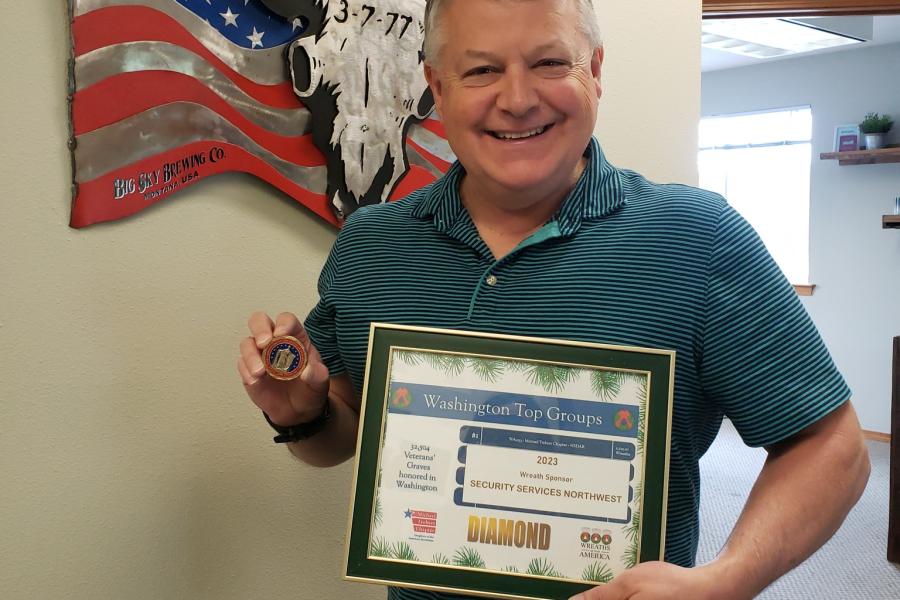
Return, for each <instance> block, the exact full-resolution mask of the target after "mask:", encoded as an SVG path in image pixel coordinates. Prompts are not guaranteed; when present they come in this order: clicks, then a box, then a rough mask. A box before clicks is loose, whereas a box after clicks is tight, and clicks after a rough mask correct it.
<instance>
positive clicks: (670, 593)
mask: <svg viewBox="0 0 900 600" xmlns="http://www.w3.org/2000/svg"><path fill="white" fill-rule="evenodd" d="M722 592H723V590H721V589H717V582H716V580H715V577H714V573H712V572H711V569H710V568H709V567H695V568H693V569H686V568H684V567H679V566H677V565H673V564H669V563H664V562H646V563H641V564H639V565H637V566H636V567H634V568H633V569H629V570H627V571H625V572H624V573H622V574H621V575H619V576H618V577H616V578H615V579H614V580H613V581H611V582H610V583H608V584H606V585H601V586H597V587H595V588H592V589H590V590H588V591H586V592H582V593H581V594H578V595H577V596H574V597H572V598H571V599H570V600H714V599H716V598H725V597H726V595H725V594H723V593H722Z"/></svg>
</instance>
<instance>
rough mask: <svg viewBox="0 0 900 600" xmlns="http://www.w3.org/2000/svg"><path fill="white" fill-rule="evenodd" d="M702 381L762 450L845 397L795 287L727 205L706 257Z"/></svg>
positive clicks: (746, 437)
mask: <svg viewBox="0 0 900 600" xmlns="http://www.w3.org/2000/svg"><path fill="white" fill-rule="evenodd" d="M706 308H707V312H706V321H705V325H704V327H703V331H702V335H701V338H702V342H701V359H700V377H701V381H702V382H703V387H704V391H705V393H706V395H707V397H708V398H710V400H711V401H713V402H715V403H717V404H718V405H719V406H720V407H721V408H722V410H723V411H724V412H725V414H726V415H727V416H728V417H729V419H731V421H732V422H733V423H734V425H735V427H736V428H737V430H738V432H739V433H740V434H741V437H742V438H743V439H744V442H745V443H746V444H748V445H750V446H768V445H770V444H774V443H776V442H779V441H781V440H784V439H786V438H788V437H790V436H791V435H793V434H795V433H797V432H798V431H800V430H801V429H803V428H805V427H807V426H808V425H811V424H813V423H815V422H816V421H818V420H819V419H821V418H822V417H824V416H826V415H827V414H829V413H830V412H831V411H833V410H834V409H836V408H837V407H839V406H840V405H842V404H843V403H844V402H846V401H847V400H848V399H849V398H850V389H849V388H848V387H847V384H846V383H845V382H844V379H843V377H842V376H841V374H840V373H839V372H838V370H837V368H836V367H835V365H834V361H833V360H832V359H831V356H830V354H829V353H828V350H827V348H826V347H825V344H824V343H823V341H822V338H821V337H820V335H819V332H818V331H817V330H816V327H815V325H814V324H813V322H812V319H811V318H810V317H809V315H808V314H807V312H806V309H805V308H804V307H803V304H802V303H801V302H800V300H799V298H798V297H797V294H796V292H795V291H794V288H793V286H791V285H790V283H789V282H788V281H787V279H786V278H785V277H784V275H783V274H782V272H781V270H780V269H779V268H778V265H777V264H776V263H775V261H774V260H773V259H772V257H771V256H770V255H769V253H768V251H767V250H766V248H765V245H764V244H763V243H762V241H761V240H760V238H759V236H758V235H757V234H756V232H755V231H754V230H753V228H752V227H751V226H750V225H749V224H748V223H747V222H746V221H745V220H744V219H743V217H741V216H740V215H739V214H738V213H737V212H736V211H735V210H734V209H733V208H731V207H730V206H727V205H725V206H724V208H723V210H722V213H721V215H720V217H719V222H718V225H717V229H716V234H715V240H714V242H713V247H712V252H711V255H710V268H709V279H708V283H707V307H706Z"/></svg>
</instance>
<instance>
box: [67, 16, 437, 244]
mask: <svg viewBox="0 0 900 600" xmlns="http://www.w3.org/2000/svg"><path fill="white" fill-rule="evenodd" d="M69 8H70V18H71V33H72V62H71V68H70V95H71V102H70V109H71V141H70V146H71V149H72V160H73V174H74V183H73V202H72V213H71V221H70V224H71V226H72V227H84V226H87V225H91V224H93V223H98V222H103V221H111V220H115V219H119V218H122V217H125V216H128V215H131V214H134V213H136V212H138V211H140V210H142V209H144V208H146V207H147V206H150V205H152V204H154V203H157V202H159V201H161V200H164V199H166V198H169V197H170V196H172V195H173V194H175V193H177V192H179V191H180V190H182V189H183V188H186V187H188V186H190V185H192V184H194V183H196V182H197V181H200V180H202V179H204V178H205V177H208V176H210V175H214V174H217V173H223V172H227V171H243V172H246V173H251V174H253V175H255V176H257V177H259V178H260V179H263V180H264V181H266V182H268V183H270V184H271V185H273V186H275V187H277V188H278V189H280V190H282V191H283V192H285V193H286V194H288V195H289V196H291V197H292V198H294V199H295V200H297V201H298V202H299V203H300V204H302V205H304V206H306V207H307V208H309V209H310V210H312V211H313V212H314V213H316V214H317V215H319V216H320V217H322V218H323V219H326V220H327V221H329V222H331V223H334V224H335V225H339V224H340V223H341V221H342V219H343V218H345V217H346V216H348V215H349V214H350V213H352V212H353V211H354V210H355V209H356V208H357V207H359V206H362V205H366V204H373V203H378V202H385V201H388V200H392V199H396V198H398V197H401V196H404V195H406V194H408V193H409V192H410V191H412V190H414V189H416V188H418V187H421V186H423V185H425V184H427V183H430V182H431V181H433V180H434V179H436V178H437V177H439V176H440V175H441V173H442V172H444V171H446V170H447V168H448V167H449V165H450V163H451V162H452V161H453V160H455V158H454V156H453V153H452V151H451V150H450V148H449V146H448V144H447V141H446V139H445V135H444V130H443V127H442V125H441V123H440V122H439V121H438V120H436V119H435V118H433V117H431V116H430V113H431V111H432V108H433V100H432V97H431V94H430V92H429V91H428V87H427V85H426V83H425V78H424V75H423V73H422V54H421V50H422V40H423V34H424V25H423V16H424V10H425V0H264V1H260V0H70V2H69Z"/></svg>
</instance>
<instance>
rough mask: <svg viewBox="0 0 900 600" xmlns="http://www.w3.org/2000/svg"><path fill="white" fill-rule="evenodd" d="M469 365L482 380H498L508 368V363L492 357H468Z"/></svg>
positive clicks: (492, 381)
mask: <svg viewBox="0 0 900 600" xmlns="http://www.w3.org/2000/svg"><path fill="white" fill-rule="evenodd" d="M468 363H469V367H470V368H471V369H472V371H473V372H474V373H475V375H477V376H478V378H479V379H481V380H482V381H489V382H491V383H494V382H496V381H497V380H498V379H500V376H501V375H503V372H504V371H505V370H506V363H505V362H504V361H502V360H494V359H492V358H475V357H470V358H469V359H468Z"/></svg>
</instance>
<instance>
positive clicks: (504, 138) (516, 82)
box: [425, 0, 603, 196]
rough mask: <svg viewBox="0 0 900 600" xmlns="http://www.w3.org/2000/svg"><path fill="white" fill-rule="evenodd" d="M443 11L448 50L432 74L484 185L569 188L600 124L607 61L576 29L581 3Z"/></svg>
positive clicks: (493, 2)
mask: <svg viewBox="0 0 900 600" xmlns="http://www.w3.org/2000/svg"><path fill="white" fill-rule="evenodd" d="M441 17H442V18H441V21H440V24H441V26H440V28H439V30H438V31H437V32H436V33H439V34H440V36H441V39H442V40H444V43H443V47H442V50H441V53H440V56H439V57H437V61H436V64H434V65H433V66H432V67H426V71H425V74H426V78H427V79H428V82H429V84H430V85H431V88H432V91H433V92H434V98H435V106H436V108H437V111H438V113H439V114H440V116H441V118H442V120H443V122H444V126H445V129H446V132H447V138H448V140H449V142H450V146H451V148H452V149H453V151H454V152H455V153H456V155H457V157H458V158H459V160H460V162H461V163H462V164H463V166H464V167H465V168H466V171H467V175H468V177H469V178H471V179H473V180H474V182H473V183H475V184H476V189H479V190H480V191H483V192H492V191H494V192H501V193H502V192H506V193H508V192H511V191H513V192H515V191H519V192H524V191H528V192H531V193H530V194H529V196H534V195H548V194H553V193H555V192H559V191H562V190H567V189H569V187H571V185H572V184H573V183H574V181H575V180H576V179H577V177H578V174H580V172H581V166H580V165H581V157H582V154H583V153H584V150H585V148H586V147H587V144H588V142H589V140H590V136H591V133H592V132H593V129H594V122H595V120H596V115H597V100H598V98H599V97H600V65H601V63H602V60H603V52H602V50H601V49H593V50H592V49H591V48H590V45H589V43H588V41H587V40H586V39H585V38H584V36H583V35H582V34H580V33H579V32H578V30H577V28H576V26H575V23H576V22H577V18H578V9H577V7H576V4H575V0H451V1H450V2H449V3H448V5H447V6H446V7H445V9H444V14H443V15H441ZM535 192H536V193H537V194H535Z"/></svg>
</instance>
